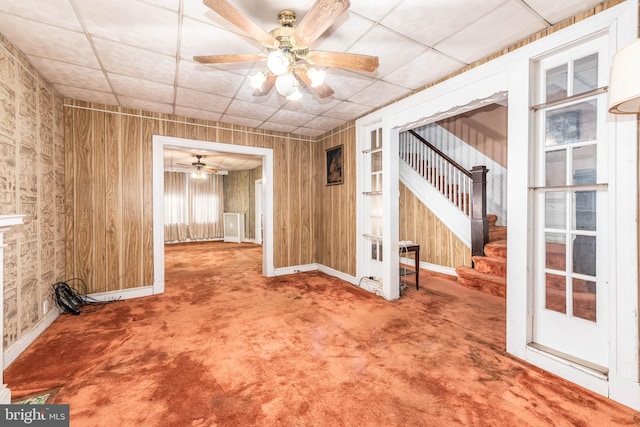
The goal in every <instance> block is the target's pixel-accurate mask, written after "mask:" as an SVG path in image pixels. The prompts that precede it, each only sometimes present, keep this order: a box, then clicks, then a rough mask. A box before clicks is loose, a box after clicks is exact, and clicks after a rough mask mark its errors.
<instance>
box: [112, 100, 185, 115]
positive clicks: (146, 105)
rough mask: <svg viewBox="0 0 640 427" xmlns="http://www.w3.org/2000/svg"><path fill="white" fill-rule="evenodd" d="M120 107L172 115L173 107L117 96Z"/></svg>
mask: <svg viewBox="0 0 640 427" xmlns="http://www.w3.org/2000/svg"><path fill="white" fill-rule="evenodd" d="M118 100H119V101H120V105H122V106H123V107H125V108H131V109H133V110H144V111H154V112H157V113H165V114H172V113H173V105H172V104H164V103H161V102H153V101H147V100H144V99H140V98H129V97H127V96H118Z"/></svg>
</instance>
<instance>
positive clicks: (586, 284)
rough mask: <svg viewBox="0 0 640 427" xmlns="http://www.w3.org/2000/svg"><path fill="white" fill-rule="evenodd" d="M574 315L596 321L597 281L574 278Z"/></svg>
mask: <svg viewBox="0 0 640 427" xmlns="http://www.w3.org/2000/svg"><path fill="white" fill-rule="evenodd" d="M571 285H572V286H571V288H572V292H571V293H572V295H571V297H572V300H573V301H572V303H573V315H574V316H575V317H580V318H582V319H586V320H591V321H592V322H595V321H596V282H592V281H590V280H582V279H576V278H573V279H572V283H571Z"/></svg>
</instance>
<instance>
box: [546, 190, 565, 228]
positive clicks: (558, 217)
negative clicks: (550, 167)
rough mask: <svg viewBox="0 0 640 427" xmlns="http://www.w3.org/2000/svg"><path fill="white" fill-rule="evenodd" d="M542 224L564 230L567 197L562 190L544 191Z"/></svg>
mask: <svg viewBox="0 0 640 427" xmlns="http://www.w3.org/2000/svg"><path fill="white" fill-rule="evenodd" d="M544 203H545V216H544V226H545V227H546V228H555V229H558V230H564V229H565V228H566V224H567V198H566V195H565V193H564V192H559V191H550V192H548V193H545V197H544Z"/></svg>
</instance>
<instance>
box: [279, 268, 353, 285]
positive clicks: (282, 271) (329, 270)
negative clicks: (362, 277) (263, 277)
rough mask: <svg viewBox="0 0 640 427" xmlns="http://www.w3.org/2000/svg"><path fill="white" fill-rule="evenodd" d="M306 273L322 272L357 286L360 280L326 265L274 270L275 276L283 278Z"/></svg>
mask: <svg viewBox="0 0 640 427" xmlns="http://www.w3.org/2000/svg"><path fill="white" fill-rule="evenodd" d="M306 271H320V272H322V273H324V274H327V275H329V276H333V277H337V278H338V279H340V280H344V281H345V282H349V283H351V284H352V285H355V284H356V283H358V280H357V279H356V278H355V277H353V276H351V275H349V274H346V273H343V272H342V271H338V270H334V269H333V268H331V267H327V266H326V265H322V264H304V265H294V266H292V267H282V268H276V269H275V270H274V273H275V274H274V275H275V276H283V275H285V274H296V273H302V272H306Z"/></svg>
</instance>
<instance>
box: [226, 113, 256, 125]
mask: <svg viewBox="0 0 640 427" xmlns="http://www.w3.org/2000/svg"><path fill="white" fill-rule="evenodd" d="M220 121H221V122H223V123H229V124H232V125H242V126H249V127H252V128H257V127H258V126H260V125H261V124H262V120H257V119H249V118H247V117H238V116H234V115H231V114H223V115H222V118H220Z"/></svg>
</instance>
